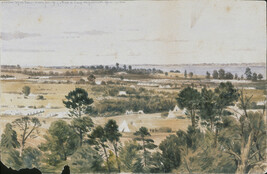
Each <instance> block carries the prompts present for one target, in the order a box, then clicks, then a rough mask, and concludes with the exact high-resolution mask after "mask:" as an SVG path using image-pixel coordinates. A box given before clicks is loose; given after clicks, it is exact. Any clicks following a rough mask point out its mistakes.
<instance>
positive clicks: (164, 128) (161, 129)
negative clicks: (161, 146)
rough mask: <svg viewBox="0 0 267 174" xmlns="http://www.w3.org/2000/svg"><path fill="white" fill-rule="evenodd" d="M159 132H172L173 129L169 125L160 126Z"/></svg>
mask: <svg viewBox="0 0 267 174" xmlns="http://www.w3.org/2000/svg"><path fill="white" fill-rule="evenodd" d="M159 132H168V133H170V132H172V129H171V128H169V127H160V128H159Z"/></svg>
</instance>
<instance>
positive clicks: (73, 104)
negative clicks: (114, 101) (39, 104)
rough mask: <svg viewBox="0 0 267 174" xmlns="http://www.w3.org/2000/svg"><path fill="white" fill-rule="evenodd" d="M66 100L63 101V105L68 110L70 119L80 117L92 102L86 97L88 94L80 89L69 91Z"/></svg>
mask: <svg viewBox="0 0 267 174" xmlns="http://www.w3.org/2000/svg"><path fill="white" fill-rule="evenodd" d="M65 98H66V100H63V103H64V105H65V106H66V107H67V108H68V109H69V110H70V115H69V116H70V117H73V116H75V117H77V118H78V117H81V116H82V115H83V114H84V113H85V112H86V111H87V110H88V108H89V107H90V105H91V104H92V103H93V102H94V100H93V99H92V98H89V97H88V93H87V92H86V91H85V90H84V89H82V88H76V89H75V90H73V91H70V92H69V94H68V95H67V96H65Z"/></svg>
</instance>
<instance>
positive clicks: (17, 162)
mask: <svg viewBox="0 0 267 174" xmlns="http://www.w3.org/2000/svg"><path fill="white" fill-rule="evenodd" d="M3 160H4V161H3V162H4V163H6V165H7V166H9V167H11V168H13V169H16V170H18V169H20V168H21V167H23V161H22V159H21V157H20V152H19V151H17V150H15V149H9V150H8V155H7V156H6V157H5V159H3Z"/></svg>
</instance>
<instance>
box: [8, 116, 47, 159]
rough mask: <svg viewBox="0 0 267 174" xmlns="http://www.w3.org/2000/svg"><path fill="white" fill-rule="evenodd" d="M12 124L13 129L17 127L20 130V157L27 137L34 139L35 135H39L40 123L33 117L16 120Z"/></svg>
mask: <svg viewBox="0 0 267 174" xmlns="http://www.w3.org/2000/svg"><path fill="white" fill-rule="evenodd" d="M12 123H13V125H14V126H15V127H16V126H17V127H19V129H20V130H21V143H20V144H21V149H20V156H21V155H22V152H23V150H24V146H25V143H26V141H27V139H28V138H29V137H30V138H36V135H37V134H38V133H39V132H38V128H39V127H41V125H42V124H41V123H40V121H39V119H38V118H35V117H31V118H30V117H22V118H17V119H16V120H14V121H13V122H12Z"/></svg>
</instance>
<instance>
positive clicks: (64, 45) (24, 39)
mask: <svg viewBox="0 0 267 174" xmlns="http://www.w3.org/2000/svg"><path fill="white" fill-rule="evenodd" d="M0 31H1V36H0V37H1V40H0V41H1V42H0V49H1V52H0V56H1V64H15V65H16V64H20V65H22V66H31V65H33V66H36V65H41V66H61V65H64V66H70V65H97V64H103V65H112V64H115V63H116V62H118V63H120V64H195V63H261V62H265V61H266V4H265V2H263V1H230V0H227V1H223V2H222V1H219V0H218V1H217V0H214V1H211V0H194V1H193V0H190V1H127V2H120V1H112V2H64V3H62V2H39V3H37V2H28V3H25V2H24V3H23V2H20V3H8V2H2V3H1V4H0Z"/></svg>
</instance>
